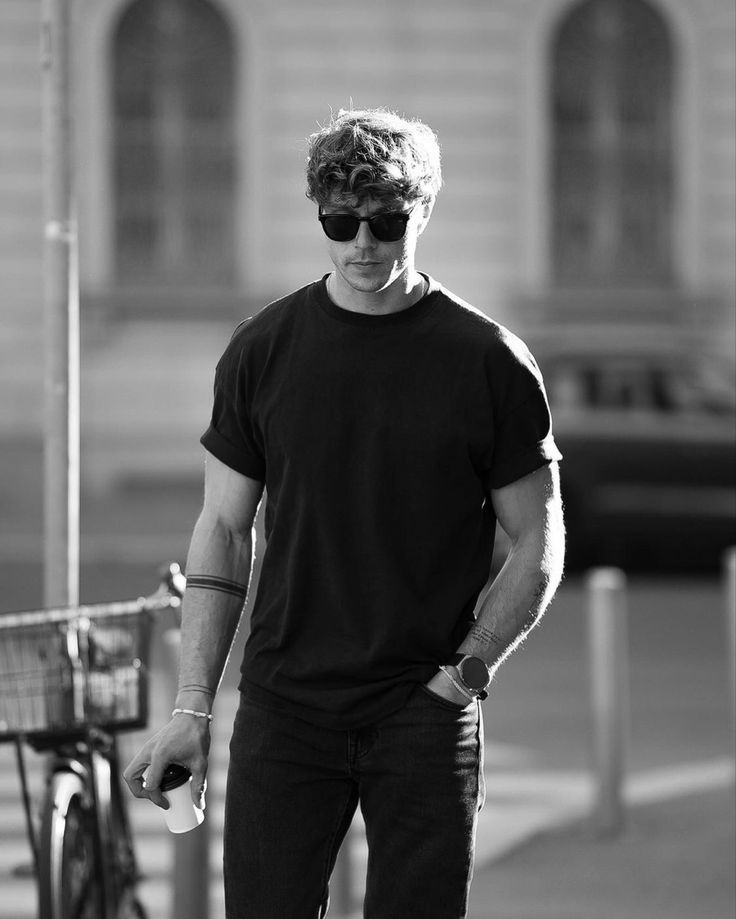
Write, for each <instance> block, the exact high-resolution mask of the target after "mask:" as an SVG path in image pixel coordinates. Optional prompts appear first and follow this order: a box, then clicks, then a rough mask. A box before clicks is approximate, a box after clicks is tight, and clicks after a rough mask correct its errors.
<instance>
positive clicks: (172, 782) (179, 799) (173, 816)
mask: <svg viewBox="0 0 736 919" xmlns="http://www.w3.org/2000/svg"><path fill="white" fill-rule="evenodd" d="M191 784H192V775H191V773H190V772H189V770H188V769H185V768H184V766H177V765H173V764H172V765H170V766H167V767H166V771H165V772H164V775H163V778H162V780H161V791H162V792H163V794H164V797H165V798H166V800H167V801H168V802H169V809H168V810H165V811H164V817H165V818H166V826H167V827H168V828H169V830H171V832H172V833H188V832H189V830H193V829H194V828H195V827H198V826H199V825H200V823H201V822H202V821H203V820H204V811H203V810H202V809H201V808H199V807H197V806H196V804H195V803H194V802H193V801H192V793H191V790H190V789H191Z"/></svg>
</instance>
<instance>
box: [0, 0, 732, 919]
mask: <svg viewBox="0 0 736 919" xmlns="http://www.w3.org/2000/svg"><path fill="white" fill-rule="evenodd" d="M40 5H41V4H40V0H0V283H1V285H2V288H1V289H2V303H1V304H0V318H1V322H0V393H2V398H0V587H1V588H2V601H1V604H0V605H2V607H3V608H5V609H11V608H22V607H28V606H32V605H35V604H37V603H40V602H41V599H42V595H43V583H42V575H41V564H42V558H43V522H42V521H43V513H42V503H43V495H42V489H43V436H44V433H43V402H44V393H43V372H42V367H43V347H44V328H43V325H44V323H43V319H44V317H43V265H42V262H43V235H42V227H43V175H44V163H43V155H42V125H41V92H40V88H41V77H40V70H39V21H40V13H41V11H40ZM72 6H73V9H74V15H75V24H74V32H73V61H74V104H73V122H74V134H75V150H76V157H75V159H76V171H77V195H78V209H79V215H78V216H79V232H80V287H81V344H82V353H81V370H82V406H81V413H82V414H81V417H82V520H81V529H82V580H81V592H82V598H83V599H87V600H92V599H105V598H109V597H115V596H122V595H128V594H133V595H135V594H138V593H140V592H143V591H145V590H146V589H147V588H148V587H149V586H151V587H153V583H152V579H153V580H155V570H156V566H157V565H158V563H159V562H161V561H164V560H167V559H169V558H173V559H177V560H180V561H183V559H184V555H185V552H186V547H187V543H188V538H189V534H190V532H191V527H192V525H193V523H194V520H195V518H196V514H197V512H198V509H199V506H200V502H201V477H202V464H203V456H202V449H201V447H200V446H199V443H198V438H199V436H200V434H201V433H202V431H203V430H204V429H205V428H206V426H207V424H208V421H209V413H210V398H211V391H212V381H213V372H214V366H215V363H216V361H217V358H218V357H219V355H220V353H221V351H222V350H223V348H224V346H225V344H226V343H227V341H228V339H229V336H230V334H231V332H232V330H233V328H234V326H235V325H236V324H237V322H238V321H239V320H240V319H241V318H242V317H245V316H249V315H252V314H253V313H254V312H256V311H257V310H259V309H260V308H262V306H264V305H265V304H266V303H267V302H268V301H270V300H271V299H274V298H276V297H278V296H280V295H282V294H284V293H286V292H288V291H290V290H292V289H294V288H296V287H298V286H301V285H303V284H305V283H308V282H309V281H310V280H312V279H314V278H317V277H319V276H320V275H321V274H323V273H324V272H326V271H327V270H329V268H330V263H329V262H328V259H327V256H326V254H325V250H324V243H323V239H322V234H321V231H320V230H319V227H318V225H317V220H316V213H315V208H314V206H313V205H312V204H311V203H310V202H309V201H307V199H306V198H305V196H304V178H303V171H304V163H305V156H306V143H305V138H306V136H307V135H308V134H309V133H311V132H312V131H313V130H315V129H316V128H317V126H318V125H319V124H320V123H323V122H325V121H326V120H327V119H328V118H329V116H330V112H331V111H332V110H337V109H339V108H342V107H350V106H351V105H352V106H354V107H370V106H385V107H388V108H391V109H394V110H397V111H399V112H402V113H406V114H408V115H414V116H418V117H420V118H422V119H424V120H426V121H427V122H428V123H429V124H430V125H431V126H432V127H433V128H434V130H435V131H436V132H437V133H438V135H439V138H440V142H441V146H442V152H443V169H444V177H445V183H446V184H445V188H444V189H443V190H442V192H441V193H440V196H439V199H438V202H437V206H436V208H435V211H434V215H433V219H432V221H431V224H430V226H429V228H428V230H427V232H426V233H425V234H424V236H423V237H422V241H421V245H420V249H419V254H418V266H419V267H420V268H421V269H422V270H425V271H428V272H429V273H430V274H432V275H433V276H434V277H436V278H437V279H438V280H440V281H441V282H442V283H444V284H445V285H446V286H448V287H449V288H450V289H451V290H453V291H454V292H455V293H457V294H458V295H459V296H461V297H463V298H464V299H466V300H468V301H470V302H471V303H473V304H474V305H475V306H477V307H479V308H480V309H482V310H484V311H485V312H486V313H487V314H488V315H489V316H492V317H493V318H494V319H496V320H498V321H500V322H501V323H503V324H505V325H507V326H508V327H509V328H511V329H512V330H513V331H515V332H516V333H517V334H519V335H520V336H521V337H522V338H523V339H525V340H526V341H527V343H528V344H529V345H530V347H531V348H532V350H533V352H534V354H535V355H536V357H537V359H538V361H539V364H540V366H541V368H542V371H543V373H544V376H545V380H546V382H547V387H548V392H549V396H550V401H551V404H552V408H553V415H554V419H555V433H556V437H557V440H558V443H559V445H560V447H561V449H562V451H563V453H564V456H565V460H564V463H563V465H562V471H563V487H564V497H565V502H566V506H567V522H568V530H569V554H568V580H567V582H566V586H565V587H564V588H563V591H562V592H561V595H560V598H559V599H558V601H557V605H556V609H557V611H558V616H557V618H556V619H554V620H552V623H551V625H550V626H549V630H548V631H547V632H546V633H545V631H544V629H542V630H541V632H540V637H539V638H538V639H537V638H536V637H535V639H534V641H530V642H529V650H528V651H527V649H526V648H525V650H524V651H523V652H522V654H521V655H519V659H520V660H524V661H526V665H525V666H522V665H519V667H518V669H517V670H516V671H514V669H513V668H514V666H516V665H514V664H513V663H512V664H511V665H510V666H509V668H508V669H509V676H508V677H503V678H500V680H501V682H500V687H499V693H500V698H501V699H504V698H505V697H504V686H507V687H508V689H507V690H506V693H507V697H508V698H507V701H506V703H505V704H506V705H507V706H508V707H507V710H506V715H505V717H506V718H507V719H508V721H507V723H506V722H504V721H503V717H504V716H502V718H501V723H500V724H498V725H497V731H498V733H497V737H498V738H500V740H504V739H506V740H508V742H509V743H512V744H516V743H518V744H520V745H521V746H523V747H526V746H535V745H536V746H539V747H541V748H544V751H545V752H544V756H543V759H544V762H545V763H552V764H553V765H554V764H555V763H556V762H557V761H556V759H555V757H556V756H557V753H559V749H558V748H559V747H560V745H561V746H562V747H563V748H564V749H565V751H566V755H568V756H569V755H570V751H571V750H577V748H578V746H580V747H581V748H582V750H583V753H582V756H583V758H584V747H585V743H584V740H583V739H582V738H583V733H584V732H582V728H581V725H582V721H581V720H579V719H577V720H576V719H575V718H573V717H572V715H571V713H572V712H577V710H576V709H575V706H574V704H572V702H573V700H577V702H578V703H579V704H582V703H581V701H580V700H581V699H583V698H584V695H585V693H584V691H583V690H581V688H580V686H579V685H577V684H575V687H573V686H572V684H571V683H570V680H571V679H573V677H572V676H571V675H572V674H577V676H576V677H575V678H576V679H578V680H579V681H583V682H584V670H585V662H584V661H583V660H581V657H582V655H583V652H582V651H581V650H580V648H579V644H580V641H581V638H580V631H581V629H582V627H583V626H582V613H581V612H580V610H581V609H582V606H583V605H584V599H583V592H582V591H583V587H582V580H581V579H580V576H581V574H582V573H583V572H584V571H586V570H587V569H588V568H590V567H592V566H598V565H617V566H621V567H622V568H623V569H624V570H625V571H626V572H627V573H630V574H631V576H632V577H633V578H635V579H638V580H635V581H634V582H632V590H633V591H634V595H633V608H634V609H635V610H637V611H638V613H637V618H636V619H635V624H634V628H635V629H641V630H642V632H641V633H639V632H634V637H635V638H636V639H637V640H638V639H639V638H640V639H641V641H642V643H641V644H638V645H637V648H638V649H639V653H640V655H641V658H640V660H639V666H640V668H641V670H640V672H641V674H642V682H641V686H640V695H638V696H636V697H635V698H634V702H635V704H636V705H638V706H639V708H638V711H640V712H643V713H645V714H642V716H641V717H642V719H643V720H642V722H641V724H640V727H639V731H640V733H639V742H640V744H641V746H640V748H638V749H639V753H638V756H639V757H640V764H651V763H652V762H654V761H655V760H656V762H658V763H659V762H670V761H672V760H678V761H679V760H695V759H698V757H699V756H700V755H701V754H703V753H707V754H708V755H716V754H718V755H720V754H724V753H725V752H727V751H728V746H729V737H730V735H729V731H728V712H727V710H728V705H727V679H726V678H725V676H724V673H725V670H724V668H725V661H724V658H723V641H722V637H721V632H720V631H719V630H720V629H721V626H722V598H721V594H720V588H719V586H718V577H719V571H720V566H721V557H722V553H723V550H724V549H725V548H726V546H728V545H732V544H734V542H736V533H735V531H734V526H735V523H734V521H735V518H736V487H735V482H734V476H735V472H734V470H735V469H736V446H735V441H736V424H735V419H736V414H735V409H736V390H735V387H734V380H735V364H736V358H735V356H734V355H735V349H736V314H735V311H734V297H735V292H736V268H735V261H734V250H735V248H736V215H735V211H736V173H735V163H736V155H735V154H736V39H735V19H736V15H735V12H734V6H733V0H584V2H570V0H453V2H452V3H449V2H446V0H374V2H373V3H371V4H364V3H358V2H353V0H348V2H345V0H315V2H310V3H305V2H301V0H74V2H73V3H72ZM500 551H501V552H502V551H503V545H502V544H501V546H500ZM696 613H697V614H698V615H699V616H700V617H701V619H700V620H698V623H699V624H694V623H693V617H694V616H695V615H696ZM550 615H552V614H550ZM668 617H669V618H668ZM545 628H546V627H545ZM556 630H559V631H556ZM704 632H707V639H704V640H701V638H702V636H703V633H704ZM545 634H546V636H547V638H546V639H545V638H544V636H545ZM565 636H567V637H565ZM571 636H572V637H571ZM663 636H666V640H665V639H664V638H663ZM545 641H546V642H547V643H546V644H545ZM535 642H536V644H535ZM668 642H669V644H668ZM535 649H536V650H535ZM642 649H643V650H642ZM578 652H580V653H578ZM525 655H526V656H525ZM688 660H689V661H690V664H691V665H693V662H696V664H697V666H696V668H695V669H696V671H697V674H698V678H699V679H700V680H701V682H700V683H699V684H698V685H699V686H700V690H699V694H696V698H697V700H696V701H694V699H695V696H693V694H692V692H690V691H688V690H689V689H692V683H688V685H687V686H686V687H683V686H682V685H678V686H677V687H676V688H673V677H674V682H675V683H677V676H678V675H679V674H680V673H681V669H680V668H681V667H683V666H685V665H686V662H687V661H688ZM540 668H541V669H540ZM235 669H237V668H235ZM515 673H518V674H519V675H518V676H514V674H515ZM540 673H543V674H544V678H543V679H542V678H541V677H540V676H539V675H540ZM644 675H646V676H644ZM504 680H507V681H508V682H504ZM524 680H526V681H525V682H524ZM540 680H541V683H540ZM544 680H548V682H544ZM708 680H710V683H708ZM514 681H516V682H514ZM566 681H567V682H566ZM514 687H516V690H515V691H513V692H512V689H513V688H514ZM678 692H679V693H681V694H682V695H678ZM560 693H562V696H561V695H560ZM581 693H582V695H581ZM540 694H541V697H542V698H546V699H547V700H548V701H547V709H546V710H545V713H544V719H543V722H544V723H543V724H542V723H541V721H542V719H541V715H540V711H539V707H538V700H539V698H540ZM563 699H566V700H567V703H565V704H564V705H563V702H562V700H563ZM557 703H559V705H558V704H557ZM655 703H656V704H655ZM525 705H526V706H527V707H526V708H525ZM682 711H687V712H688V713H689V714H688V719H686V721H685V722H683V723H681V724H680V730H679V731H678V729H677V728H676V727H674V726H672V730H671V731H670V732H669V733H667V732H665V733H666V736H667V737H669V738H670V740H671V745H670V746H667V745H666V744H665V747H666V749H664V748H662V747H661V746H658V747H657V748H656V753H655V751H654V750H653V749H650V747H649V746H647V743H648V742H651V740H652V731H651V730H650V726H651V723H657V724H659V723H660V719H661V718H662V717H665V718H672V720H673V722H677V720H678V719H677V715H678V714H679V713H681V712H682ZM577 714H578V715H579V714H580V712H577ZM645 715H646V717H645ZM526 716H528V719H527V720H525V718H526ZM555 718H557V719H558V720H557V721H555ZM647 718H648V719H650V720H647ZM560 719H561V720H560ZM527 721H528V733H526V734H525V733H524V727H523V726H524V725H525V724H526V723H527ZM583 721H584V718H583ZM519 725H521V726H522V727H521V729H520V728H519ZM564 725H567V728H568V729H569V730H568V733H565V731H564V730H563V727H564ZM540 731H541V733H540ZM560 731H562V733H559V732H560ZM693 731H694V732H695V733H693ZM571 737H574V738H575V741H574V742H573V743H570V742H569V740H570V738H571ZM540 738H541V739H540ZM545 738H546V740H547V741H549V742H548V743H547V745H546V746H545ZM675 738H676V739H675ZM545 757H546V758H545ZM557 765H559V763H557ZM566 765H569V762H567V763H566ZM720 812H722V808H720ZM714 845H715V843H714ZM718 848H719V849H720V850H721V851H722V849H723V846H722V845H720V842H719V844H718ZM674 873H675V874H677V872H676V871H675V872H674ZM498 882H499V883H502V879H499V881H498ZM480 915H481V914H480V913H478V917H480ZM511 915H512V913H511V912H508V913H507V914H506V916H505V917H502V919H507V917H510V916H511ZM513 915H517V914H516V913H514V914H513ZM518 915H519V916H523V917H524V919H530V917H531V916H532V913H531V912H528V911H527V913H518ZM560 915H562V916H563V919H571V917H573V915H574V914H573V912H570V911H569V909H568V912H567V913H564V912H563V913H561V914H560ZM575 915H576V914H575ZM580 915H581V916H583V917H586V916H589V915H592V913H587V914H586V913H581V914H580ZM596 915H600V916H604V917H605V916H606V915H609V914H607V913H605V912H600V911H597V912H596ZM610 915H611V916H620V915H627V916H629V917H631V916H634V915H635V913H634V912H631V911H629V912H621V911H618V912H615V911H614V912H612V913H610ZM642 915H643V916H644V915H646V917H647V919H652V917H655V916H656V915H658V914H657V913H656V911H653V909H652V908H650V909H649V912H646V913H642ZM668 915H673V914H672V913H671V912H670V913H668ZM691 915H693V916H694V915H696V913H691ZM699 915H702V916H710V915H714V916H715V915H719V916H720V914H717V913H707V912H703V913H700V914H699ZM546 916H550V917H551V916H552V913H551V912H548V913H547V914H546Z"/></svg>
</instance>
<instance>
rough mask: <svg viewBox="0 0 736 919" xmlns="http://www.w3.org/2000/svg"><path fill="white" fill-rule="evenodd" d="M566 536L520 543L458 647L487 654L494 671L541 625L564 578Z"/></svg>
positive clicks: (479, 604)
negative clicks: (543, 615)
mask: <svg viewBox="0 0 736 919" xmlns="http://www.w3.org/2000/svg"><path fill="white" fill-rule="evenodd" d="M563 556H564V536H563V535H562V533H560V534H558V535H556V536H555V537H554V539H553V540H552V543H550V542H547V543H546V544H540V543H538V542H535V541H533V540H531V541H530V542H529V543H528V544H520V545H517V546H514V547H513V548H512V550H511V552H510V553H509V556H508V558H507V559H506V562H505V564H504V565H503V567H502V568H501V571H500V572H499V573H498V575H497V577H496V578H495V579H494V581H493V582H492V583H491V584H490V585H489V586H488V587H487V588H486V590H485V591H484V593H483V594H482V595H481V598H480V600H479V602H478V606H477V608H476V616H477V618H476V622H475V624H474V625H473V627H472V628H471V629H470V631H469V632H468V635H467V636H466V638H465V640H464V641H463V643H462V644H461V645H460V647H459V648H458V651H459V652H460V653H462V654H472V655H473V656H475V657H480V658H482V659H483V660H484V661H485V662H486V663H487V664H488V666H489V667H490V668H491V671H492V672H495V670H496V669H497V668H498V667H499V666H500V665H501V663H502V662H503V661H504V660H505V659H506V658H507V657H508V656H509V655H510V654H511V652H512V651H513V650H514V648H516V647H517V646H518V645H519V644H520V643H521V642H522V641H523V640H524V638H525V637H526V635H527V634H528V633H529V632H530V630H531V629H532V628H533V627H534V625H536V623H537V622H538V621H539V619H540V618H541V616H542V614H543V613H544V611H545V609H546V608H547V606H548V605H549V603H550V601H551V600H552V598H553V596H554V594H555V591H556V590H557V587H558V585H559V583H560V580H561V578H562V566H563Z"/></svg>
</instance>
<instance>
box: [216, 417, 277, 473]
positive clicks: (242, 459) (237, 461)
mask: <svg viewBox="0 0 736 919" xmlns="http://www.w3.org/2000/svg"><path fill="white" fill-rule="evenodd" d="M199 440H200V443H201V444H202V446H203V447H204V448H205V450H207V452H208V453H211V454H212V455H213V456H214V457H215V458H216V459H218V460H220V462H221V463H224V464H225V465H226V466H229V467H230V468H231V469H234V470H235V471H236V472H239V473H240V474H241V475H245V476H248V478H250V479H256V480H257V481H259V482H263V481H265V478H266V464H265V463H264V462H263V460H262V459H261V457H260V456H256V455H255V454H254V453H249V452H246V451H244V450H243V449H242V447H236V446H235V445H234V444H232V443H230V441H229V440H227V439H226V438H225V437H223V436H222V434H220V432H219V431H218V430H217V428H215V427H214V425H213V424H210V426H209V427H208V428H207V430H206V431H205V432H204V434H203V435H202V436H201V437H200V439H199Z"/></svg>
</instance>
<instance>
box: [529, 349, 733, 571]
mask: <svg viewBox="0 0 736 919" xmlns="http://www.w3.org/2000/svg"><path fill="white" fill-rule="evenodd" d="M542 369H543V371H544V376H545V382H546V385H547V389H548V393H549V397H550V403H551V405H552V411H553V418H554V432H555V439H556V441H557V443H558V445H559V447H560V450H561V451H562V453H563V455H564V461H563V462H562V464H561V477H562V489H563V499H564V502H565V508H566V522H567V530H568V551H567V569H568V571H579V570H583V569H586V568H589V567H592V566H597V565H615V566H619V567H621V568H623V569H624V570H626V571H639V572H659V571H662V572H664V571H666V572H714V571H717V570H719V569H720V566H721V564H722V557H723V552H724V550H725V549H726V548H727V547H729V546H733V545H736V394H735V389H734V381H733V367H732V366H728V365H727V364H726V365H723V364H722V365H719V364H717V363H716V362H710V363H708V362H705V361H701V362H700V363H697V362H693V363H692V364H690V365H688V364H687V363H683V362H682V361H672V360H671V359H669V360H667V359H664V358H663V356H662V355H661V354H660V355H659V356H657V355H654V356H649V357H648V358H647V359H643V358H642V355H641V354H638V355H636V356H625V355H621V354H607V355H605V354H601V353H600V352H598V353H596V354H582V353H577V354H570V353H566V354H564V355H562V354H557V355H555V356H554V357H551V358H550V360H549V361H548V362H545V363H544V365H543V368H542Z"/></svg>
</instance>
